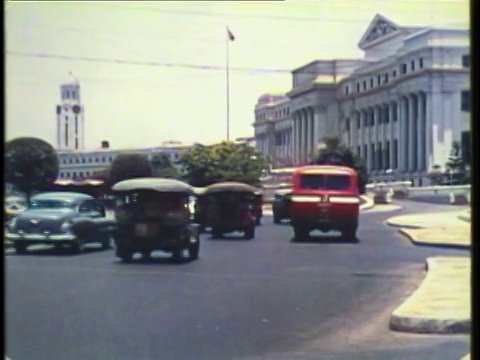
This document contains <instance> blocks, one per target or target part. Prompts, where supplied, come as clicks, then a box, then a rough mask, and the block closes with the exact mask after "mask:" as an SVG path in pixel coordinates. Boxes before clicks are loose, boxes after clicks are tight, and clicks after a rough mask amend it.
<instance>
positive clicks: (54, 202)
mask: <svg viewBox="0 0 480 360" xmlns="http://www.w3.org/2000/svg"><path fill="white" fill-rule="evenodd" d="M112 226H114V224H112V222H111V221H109V220H108V219H107V218H106V211H105V207H104V206H103V205H102V204H101V203H100V202H99V201H98V200H97V199H95V198H94V197H92V196H90V195H86V194H81V193H74V192H46V193H41V194H38V195H35V196H33V197H32V198H31V202H30V205H29V207H28V208H27V209H26V210H24V211H22V212H21V213H20V214H19V215H17V216H16V217H15V218H13V219H12V221H10V223H9V224H8V226H7V229H6V232H5V237H6V239H7V240H8V241H10V242H12V243H13V246H14V248H15V250H16V252H17V253H19V254H20V253H24V252H25V251H26V250H27V247H28V246H30V245H38V244H49V245H54V246H55V247H58V248H60V247H63V246H64V245H67V246H70V247H71V249H72V250H73V251H74V252H76V253H79V252H81V251H82V250H83V247H84V245H85V244H87V243H92V242H95V243H100V244H101V245H102V247H103V248H105V249H108V248H109V247H110V243H111V230H112V229H111V228H112Z"/></svg>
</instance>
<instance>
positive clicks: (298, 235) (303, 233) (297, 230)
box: [293, 226, 309, 241]
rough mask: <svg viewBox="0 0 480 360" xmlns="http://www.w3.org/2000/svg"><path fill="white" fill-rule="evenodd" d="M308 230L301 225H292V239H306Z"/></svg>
mask: <svg viewBox="0 0 480 360" xmlns="http://www.w3.org/2000/svg"><path fill="white" fill-rule="evenodd" d="M308 235H309V232H308V231H307V230H306V229H305V228H303V227H301V226H294V227H293V241H302V240H306V239H308Z"/></svg>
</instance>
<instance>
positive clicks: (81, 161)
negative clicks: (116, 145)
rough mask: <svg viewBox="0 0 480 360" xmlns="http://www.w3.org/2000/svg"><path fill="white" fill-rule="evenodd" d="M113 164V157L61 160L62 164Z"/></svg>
mask: <svg viewBox="0 0 480 360" xmlns="http://www.w3.org/2000/svg"><path fill="white" fill-rule="evenodd" d="M107 161H108V162H112V161H113V156H107V157H106V156H102V157H96V158H91V157H89V158H68V159H60V164H85V163H87V162H88V163H99V162H102V163H104V162H107Z"/></svg>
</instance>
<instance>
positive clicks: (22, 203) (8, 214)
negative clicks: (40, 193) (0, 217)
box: [4, 196, 27, 225]
mask: <svg viewBox="0 0 480 360" xmlns="http://www.w3.org/2000/svg"><path fill="white" fill-rule="evenodd" d="M26 208H27V200H26V199H25V198H24V197H22V196H8V197H6V198H5V204H4V211H5V224H7V225H8V223H10V221H11V220H12V219H13V218H15V217H16V216H17V215H18V214H20V213H22V212H23V211H24V210H25V209H26Z"/></svg>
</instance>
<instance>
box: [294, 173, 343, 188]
mask: <svg viewBox="0 0 480 360" xmlns="http://www.w3.org/2000/svg"><path fill="white" fill-rule="evenodd" d="M350 179H351V177H350V176H346V175H316V174H315V175H311V174H304V175H302V177H301V178H300V187H301V188H302V189H310V190H348V189H349V188H350Z"/></svg>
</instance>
